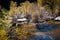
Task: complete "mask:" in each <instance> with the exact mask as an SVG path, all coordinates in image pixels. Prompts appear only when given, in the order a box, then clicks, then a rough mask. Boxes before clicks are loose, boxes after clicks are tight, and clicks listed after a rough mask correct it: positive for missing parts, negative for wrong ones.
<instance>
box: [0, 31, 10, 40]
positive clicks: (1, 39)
mask: <svg viewBox="0 0 60 40" xmlns="http://www.w3.org/2000/svg"><path fill="white" fill-rule="evenodd" d="M0 40H9V37H7V32H6V31H5V30H0Z"/></svg>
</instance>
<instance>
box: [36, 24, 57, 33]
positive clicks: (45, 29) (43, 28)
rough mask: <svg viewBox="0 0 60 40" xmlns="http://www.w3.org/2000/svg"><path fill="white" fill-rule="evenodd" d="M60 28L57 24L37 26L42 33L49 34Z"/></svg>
mask: <svg viewBox="0 0 60 40" xmlns="http://www.w3.org/2000/svg"><path fill="white" fill-rule="evenodd" d="M56 27H58V25H57V24H36V28H37V29H38V30H39V31H41V32H48V31H51V30H53V29H55V28H56Z"/></svg>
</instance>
